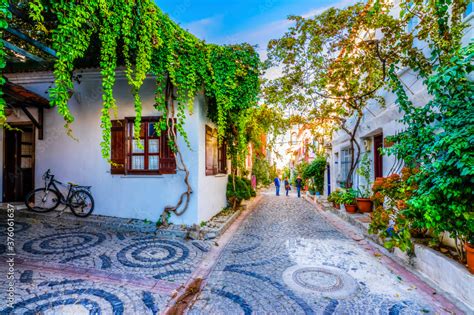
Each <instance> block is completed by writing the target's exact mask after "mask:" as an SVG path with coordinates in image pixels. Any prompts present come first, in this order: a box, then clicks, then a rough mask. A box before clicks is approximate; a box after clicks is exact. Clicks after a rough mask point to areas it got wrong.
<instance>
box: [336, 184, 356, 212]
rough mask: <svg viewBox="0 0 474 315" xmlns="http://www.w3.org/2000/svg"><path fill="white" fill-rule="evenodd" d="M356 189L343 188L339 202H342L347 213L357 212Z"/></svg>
mask: <svg viewBox="0 0 474 315" xmlns="http://www.w3.org/2000/svg"><path fill="white" fill-rule="evenodd" d="M356 198H357V191H355V190H354V189H352V188H349V189H344V190H343V191H342V194H341V199H340V202H341V203H342V204H344V207H345V208H346V211H347V212H349V213H356V212H357V204H356Z"/></svg>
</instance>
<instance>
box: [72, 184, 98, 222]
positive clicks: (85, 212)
mask: <svg viewBox="0 0 474 315" xmlns="http://www.w3.org/2000/svg"><path fill="white" fill-rule="evenodd" d="M69 205H70V207H71V211H72V213H73V214H74V215H75V216H78V217H81V218H85V217H88V216H89V215H91V213H92V211H93V210H94V198H92V195H91V193H90V192H89V191H87V190H76V191H75V192H74V193H73V194H72V195H71V199H70V201H69Z"/></svg>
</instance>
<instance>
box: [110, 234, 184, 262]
mask: <svg viewBox="0 0 474 315" xmlns="http://www.w3.org/2000/svg"><path fill="white" fill-rule="evenodd" d="M188 256H189V249H188V248H187V247H186V246H185V245H183V244H182V243H180V242H178V241H172V240H164V239H145V240H139V241H137V242H135V243H133V244H131V245H128V246H127V247H125V248H123V249H122V250H121V251H120V252H118V254H117V260H118V261H119V262H120V263H121V264H122V265H125V266H128V267H138V268H159V267H163V266H167V265H172V264H177V263H180V262H182V261H184V260H185V259H186V258H188Z"/></svg>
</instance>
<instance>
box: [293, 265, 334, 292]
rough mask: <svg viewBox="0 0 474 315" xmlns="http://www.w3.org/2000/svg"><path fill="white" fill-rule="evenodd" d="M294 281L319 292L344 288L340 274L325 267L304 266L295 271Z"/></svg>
mask: <svg viewBox="0 0 474 315" xmlns="http://www.w3.org/2000/svg"><path fill="white" fill-rule="evenodd" d="M293 281H294V282H295V283H297V284H299V285H300V286H302V287H304V288H308V289H311V290H314V291H318V292H332V291H336V290H339V289H341V288H342V283H343V282H342V279H341V277H340V276H339V275H337V274H335V273H333V272H330V271H328V270H326V269H323V268H309V267H308V268H302V269H298V270H296V271H295V272H293Z"/></svg>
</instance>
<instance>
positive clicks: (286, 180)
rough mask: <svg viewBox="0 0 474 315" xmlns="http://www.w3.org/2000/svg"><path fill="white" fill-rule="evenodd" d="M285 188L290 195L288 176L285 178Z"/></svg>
mask: <svg viewBox="0 0 474 315" xmlns="http://www.w3.org/2000/svg"><path fill="white" fill-rule="evenodd" d="M285 190H286V196H287V197H288V193H289V191H290V190H291V186H290V180H289V179H288V177H287V178H286V179H285Z"/></svg>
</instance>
